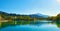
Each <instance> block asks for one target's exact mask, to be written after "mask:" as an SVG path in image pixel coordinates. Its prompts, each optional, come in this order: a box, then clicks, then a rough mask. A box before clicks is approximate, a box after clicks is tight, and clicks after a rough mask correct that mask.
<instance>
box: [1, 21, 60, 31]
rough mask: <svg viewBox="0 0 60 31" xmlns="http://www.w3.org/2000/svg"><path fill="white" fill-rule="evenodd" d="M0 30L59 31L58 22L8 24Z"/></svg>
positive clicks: (59, 24) (59, 25)
mask: <svg viewBox="0 0 60 31" xmlns="http://www.w3.org/2000/svg"><path fill="white" fill-rule="evenodd" d="M0 31H60V23H52V22H38V23H36V24H25V25H16V26H8V27H5V28H2V29H0Z"/></svg>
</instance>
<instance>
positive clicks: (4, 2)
mask: <svg viewBox="0 0 60 31" xmlns="http://www.w3.org/2000/svg"><path fill="white" fill-rule="evenodd" d="M0 11H3V12H7V13H16V14H35V13H40V14H45V15H49V16H55V15H57V14H59V13H60V0H0Z"/></svg>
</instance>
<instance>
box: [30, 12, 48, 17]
mask: <svg viewBox="0 0 60 31" xmlns="http://www.w3.org/2000/svg"><path fill="white" fill-rule="evenodd" d="M30 17H32V18H33V17H36V18H48V17H49V16H48V15H43V14H40V13H37V14H31V15H30Z"/></svg>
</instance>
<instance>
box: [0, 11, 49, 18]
mask: <svg viewBox="0 0 60 31" xmlns="http://www.w3.org/2000/svg"><path fill="white" fill-rule="evenodd" d="M0 14H2V15H6V16H23V17H24V16H30V17H31V18H34V17H35V18H48V15H43V14H40V13H37V14H30V15H20V14H12V13H6V12H2V11H0Z"/></svg>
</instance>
